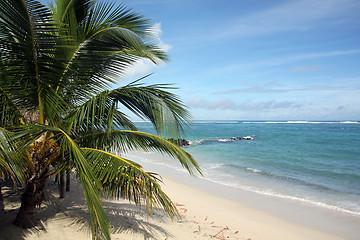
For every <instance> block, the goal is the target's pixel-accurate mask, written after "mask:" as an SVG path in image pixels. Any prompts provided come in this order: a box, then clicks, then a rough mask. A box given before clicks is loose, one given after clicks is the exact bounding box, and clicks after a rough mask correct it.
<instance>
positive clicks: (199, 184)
mask: <svg viewBox="0 0 360 240" xmlns="http://www.w3.org/2000/svg"><path fill="white" fill-rule="evenodd" d="M129 156H131V157H134V158H135V159H136V160H137V161H139V162H141V164H142V165H143V167H144V168H145V169H147V170H150V171H154V172H156V173H158V174H160V176H162V177H163V178H164V184H165V187H166V185H167V184H169V182H170V184H169V187H166V188H165V192H166V193H168V192H169V193H170V192H171V193H173V190H172V189H171V186H172V185H174V183H175V185H176V183H177V184H181V185H183V187H185V188H191V189H193V190H192V191H198V192H202V193H204V194H206V197H207V198H212V197H215V198H219V199H222V200H225V201H227V202H228V201H230V202H231V203H232V204H233V205H234V204H235V205H241V206H242V207H241V208H243V209H244V210H245V211H247V209H253V210H255V211H260V212H262V213H264V214H266V215H269V216H271V217H274V218H276V219H279V220H281V221H283V223H284V222H286V223H291V224H294V225H297V226H298V227H304V228H307V229H309V230H310V229H311V230H314V231H318V232H322V233H326V234H329V236H327V239H332V238H331V237H335V238H334V239H354V240H359V239H360V236H359V234H358V226H360V217H359V216H355V215H352V214H349V213H344V212H340V211H337V210H334V209H330V208H325V207H321V206H317V205H313V204H310V203H308V202H301V201H298V200H292V199H287V198H281V197H278V196H272V195H265V194H261V193H257V192H252V191H247V190H243V189H239V188H235V187H231V186H226V185H222V184H220V183H216V182H212V181H209V180H207V179H204V178H201V177H191V176H190V175H189V174H188V173H187V172H185V171H178V170H176V169H172V168H169V167H167V166H166V165H161V164H157V163H153V162H150V161H146V158H150V159H151V158H153V157H157V158H160V159H163V160H164V161H174V160H169V159H168V158H167V157H165V156H161V155H160V154H154V155H152V154H148V153H132V154H129ZM173 194H174V198H181V197H185V198H186V196H181V194H177V193H173ZM178 195H180V196H179V197H178ZM170 197H171V195H170ZM230 205H231V204H230ZM307 237H308V239H313V237H311V236H307ZM265 239H268V238H265ZM278 239H279V238H278ZM314 239H315V238H314ZM318 239H322V238H318Z"/></svg>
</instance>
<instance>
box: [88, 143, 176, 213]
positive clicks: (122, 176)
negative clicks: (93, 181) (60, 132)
mask: <svg viewBox="0 0 360 240" xmlns="http://www.w3.org/2000/svg"><path fill="white" fill-rule="evenodd" d="M82 150H83V151H84V152H85V153H86V156H87V158H88V159H89V160H90V161H91V165H92V168H93V171H94V173H95V175H96V176H97V178H98V179H99V181H100V182H101V183H102V186H103V190H104V192H103V194H104V197H106V198H118V199H119V198H125V199H129V200H132V201H134V202H135V203H136V204H141V202H142V200H144V201H145V202H146V205H147V209H148V211H152V209H153V207H156V208H157V207H160V206H161V207H162V208H163V209H164V210H165V211H166V212H167V213H168V214H169V216H170V217H171V218H173V217H174V216H177V217H179V214H178V212H177V209H176V206H175V205H174V203H173V202H172V201H171V200H170V198H169V197H168V196H167V195H166V194H165V193H164V192H163V191H162V190H161V187H160V185H159V183H158V180H159V178H157V176H156V174H154V173H148V172H145V171H144V170H143V169H142V168H141V166H140V165H138V164H136V163H134V162H132V161H130V160H128V159H125V158H122V157H119V156H116V155H114V154H111V153H108V152H105V151H102V150H98V149H92V148H82Z"/></svg>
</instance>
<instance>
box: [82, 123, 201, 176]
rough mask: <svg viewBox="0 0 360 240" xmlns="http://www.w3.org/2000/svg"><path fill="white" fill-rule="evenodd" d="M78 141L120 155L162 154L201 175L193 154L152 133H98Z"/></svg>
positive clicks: (121, 131) (126, 131) (122, 131)
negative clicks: (135, 153)
mask: <svg viewBox="0 0 360 240" xmlns="http://www.w3.org/2000/svg"><path fill="white" fill-rule="evenodd" d="M76 140H77V142H78V144H79V145H80V146H88V147H91V148H97V149H104V150H106V151H117V152H118V153H119V154H124V153H127V152H129V151H134V150H143V151H155V152H160V153H162V154H167V155H169V156H171V157H172V158H174V159H176V160H178V161H179V162H180V164H181V165H182V166H183V167H184V168H185V169H186V170H187V171H188V172H189V173H190V174H192V175H194V174H195V173H194V170H195V171H196V172H198V173H200V174H201V170H200V167H199V165H198V163H197V162H196V161H195V159H194V158H193V157H192V156H191V154H189V153H187V152H186V151H185V150H184V149H182V148H181V147H179V146H177V145H176V144H174V143H172V142H170V141H168V140H166V139H164V138H162V137H159V136H156V135H153V134H150V133H145V132H139V131H131V130H118V131H111V132H104V131H103V132H100V131H98V132H93V133H91V134H89V135H85V136H81V138H79V139H76Z"/></svg>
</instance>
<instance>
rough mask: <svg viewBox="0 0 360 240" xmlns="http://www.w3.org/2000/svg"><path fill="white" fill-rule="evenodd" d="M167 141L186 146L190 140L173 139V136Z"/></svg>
mask: <svg viewBox="0 0 360 240" xmlns="http://www.w3.org/2000/svg"><path fill="white" fill-rule="evenodd" d="M168 141H170V142H172V143H175V144H176V145H178V146H180V147H186V146H190V142H189V141H187V140H186V139H173V138H169V139H168Z"/></svg>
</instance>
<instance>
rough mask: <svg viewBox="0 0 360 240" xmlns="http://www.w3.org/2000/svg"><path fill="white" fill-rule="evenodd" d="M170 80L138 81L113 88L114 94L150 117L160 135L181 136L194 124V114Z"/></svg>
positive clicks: (131, 107)
mask: <svg viewBox="0 0 360 240" xmlns="http://www.w3.org/2000/svg"><path fill="white" fill-rule="evenodd" d="M169 89H174V88H173V87H172V86H171V85H168V84H157V85H149V86H144V85H142V84H139V83H138V82H137V81H136V82H133V83H130V84H129V85H127V86H125V87H121V88H118V89H116V90H113V91H112V94H111V96H112V97H114V99H116V100H117V101H118V102H119V103H121V104H122V105H124V106H125V107H126V108H128V109H129V110H130V111H132V112H133V113H135V114H136V115H137V116H139V117H141V118H143V119H148V120H150V121H151V122H152V124H153V125H154V127H155V129H156V131H157V132H158V133H159V134H160V136H163V137H166V138H175V139H179V138H180V133H185V132H186V129H187V128H188V126H189V125H190V122H189V119H191V114H190V113H189V111H188V110H187V109H186V107H185V105H184V104H183V103H182V102H181V100H180V99H179V97H178V96H177V95H175V94H173V93H171V92H168V91H166V90H169Z"/></svg>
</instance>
